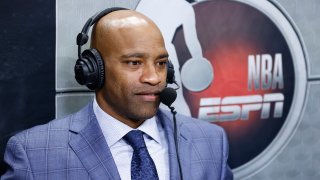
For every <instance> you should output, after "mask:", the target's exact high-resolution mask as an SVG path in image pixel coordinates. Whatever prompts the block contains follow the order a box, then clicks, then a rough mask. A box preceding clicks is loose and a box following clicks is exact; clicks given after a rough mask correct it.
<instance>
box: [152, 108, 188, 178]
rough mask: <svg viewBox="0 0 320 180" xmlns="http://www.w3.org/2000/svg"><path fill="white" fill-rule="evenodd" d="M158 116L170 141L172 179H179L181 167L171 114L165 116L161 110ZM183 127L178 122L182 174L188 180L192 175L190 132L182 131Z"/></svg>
mask: <svg viewBox="0 0 320 180" xmlns="http://www.w3.org/2000/svg"><path fill="white" fill-rule="evenodd" d="M157 116H158V118H159V120H160V122H161V124H162V126H163V128H164V130H165V133H166V137H167V140H168V148H169V163H170V165H169V166H170V179H179V177H180V175H179V166H178V160H177V153H176V146H175V142H174V128H173V120H172V115H171V114H165V113H164V112H162V111H161V110H160V111H158V113H157ZM182 125H183V122H182V121H178V125H177V126H178V128H177V129H178V142H179V143H178V146H179V152H178V153H179V157H180V162H181V168H182V174H183V178H184V179H187V178H188V177H190V176H189V173H190V171H191V170H190V163H188V162H189V161H188V160H190V153H189V151H190V148H191V143H190V141H189V140H188V139H189V138H188V134H189V133H188V132H186V133H185V132H183V131H180V129H181V126H182Z"/></svg>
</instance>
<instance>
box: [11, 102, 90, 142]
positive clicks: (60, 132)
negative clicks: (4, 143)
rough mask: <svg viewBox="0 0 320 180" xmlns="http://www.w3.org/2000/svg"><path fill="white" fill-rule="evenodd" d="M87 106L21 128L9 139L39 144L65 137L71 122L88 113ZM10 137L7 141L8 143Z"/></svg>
mask: <svg viewBox="0 0 320 180" xmlns="http://www.w3.org/2000/svg"><path fill="white" fill-rule="evenodd" d="M88 108H89V107H88V105H87V106H85V107H84V108H82V109H81V110H80V111H78V112H76V113H73V114H70V115H67V116H65V117H62V118H57V119H53V120H51V121H49V122H47V123H45V124H41V125H36V126H34V127H31V128H29V129H25V130H22V131H20V132H18V133H16V134H15V135H14V136H12V137H11V138H10V139H14V142H15V143H18V142H20V143H22V144H26V145H28V144H29V145H30V144H32V145H33V144H38V145H40V144H42V143H46V142H47V140H48V139H50V138H51V139H59V138H63V136H66V137H67V136H68V132H69V130H70V127H71V126H72V124H73V123H74V122H75V121H79V118H80V117H84V115H85V114H88ZM10 139H9V141H8V143H10ZM11 142H12V141H11Z"/></svg>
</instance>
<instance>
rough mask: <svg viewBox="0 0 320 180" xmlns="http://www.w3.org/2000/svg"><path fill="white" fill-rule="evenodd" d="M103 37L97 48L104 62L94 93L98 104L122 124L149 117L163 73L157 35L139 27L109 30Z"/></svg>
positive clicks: (162, 53)
mask: <svg viewBox="0 0 320 180" xmlns="http://www.w3.org/2000/svg"><path fill="white" fill-rule="evenodd" d="M107 37H108V38H106V39H107V40H108V41H106V42H105V43H103V45H102V47H101V48H99V49H98V50H99V51H100V53H101V54H102V57H103V59H104V62H105V82H104V87H103V88H102V89H101V90H100V91H98V93H97V97H98V98H97V99H98V102H99V101H100V105H101V104H103V105H102V106H103V107H102V108H103V109H104V110H105V111H106V112H107V113H109V114H110V115H111V116H113V117H115V118H117V119H119V120H120V121H123V122H124V123H126V122H128V121H130V122H141V121H143V120H146V119H148V118H151V117H153V116H154V115H155V113H156V112H157V109H158V107H159V103H160V100H159V92H160V91H161V90H162V89H163V88H164V87H165V85H166V74H167V71H166V63H167V60H168V53H167V51H166V49H165V46H164V42H163V38H162V36H161V34H160V32H159V31H158V30H155V29H154V27H153V26H151V27H150V25H149V26H148V25H140V26H134V27H133V28H128V27H121V28H117V29H112V30H111V31H109V34H108V36H107ZM101 101H103V102H102V103H101Z"/></svg>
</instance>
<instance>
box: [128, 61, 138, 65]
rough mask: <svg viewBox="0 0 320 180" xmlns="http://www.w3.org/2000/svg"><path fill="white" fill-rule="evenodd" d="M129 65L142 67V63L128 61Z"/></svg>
mask: <svg viewBox="0 0 320 180" xmlns="http://www.w3.org/2000/svg"><path fill="white" fill-rule="evenodd" d="M127 64H128V65H130V66H137V65H141V62H140V61H127Z"/></svg>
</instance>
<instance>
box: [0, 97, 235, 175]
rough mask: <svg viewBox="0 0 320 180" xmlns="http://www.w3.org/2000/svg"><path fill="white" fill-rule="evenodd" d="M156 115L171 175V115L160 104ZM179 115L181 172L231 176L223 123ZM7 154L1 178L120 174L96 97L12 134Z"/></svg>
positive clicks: (174, 161)
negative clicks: (99, 118)
mask: <svg viewBox="0 0 320 180" xmlns="http://www.w3.org/2000/svg"><path fill="white" fill-rule="evenodd" d="M157 116H158V118H159V119H160V121H161V123H162V125H163V127H164V130H165V133H166V137H167V141H168V146H169V163H170V179H174V180H175V179H179V170H178V163H177V155H176V152H175V143H174V136H173V123H172V115H171V113H170V112H167V111H162V110H159V112H158V113H157ZM177 121H178V129H179V131H178V139H179V155H180V159H181V166H182V172H183V173H182V174H183V178H184V179H185V180H188V179H190V180H191V179H192V180H198V179H199V180H218V179H219V180H222V179H228V180H229V179H233V177H232V172H231V171H230V169H229V167H228V165H227V157H228V143H227V138H226V135H225V133H224V131H223V130H222V128H220V127H218V126H215V125H212V124H209V123H206V122H204V121H200V120H195V119H192V118H190V117H186V116H182V115H177ZM4 159H5V162H6V163H7V164H8V165H9V166H10V168H9V169H8V170H7V172H6V173H5V174H4V175H3V176H2V177H1V179H14V180H20V179H34V180H49V179H50V180H51V179H52V180H57V179H59V180H61V179H71V180H72V179H74V180H82V179H87V180H88V179H92V180H100V179H108V180H118V179H120V176H119V173H118V170H117V167H116V164H115V162H114V160H113V158H112V155H111V152H110V150H109V148H108V145H107V143H106V141H105V138H104V136H103V134H102V131H101V129H100V126H99V124H98V121H97V119H96V117H95V115H94V113H93V109H92V103H89V104H88V105H87V106H85V107H84V108H83V109H82V110H80V111H79V112H77V113H75V114H72V115H70V116H67V117H65V118H62V119H56V120H53V121H51V122H49V123H48V124H45V125H40V126H36V127H33V128H31V129H28V130H25V131H22V132H20V133H19V134H17V135H15V136H13V137H11V138H10V140H9V141H8V143H7V147H6V152H5V156H4Z"/></svg>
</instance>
